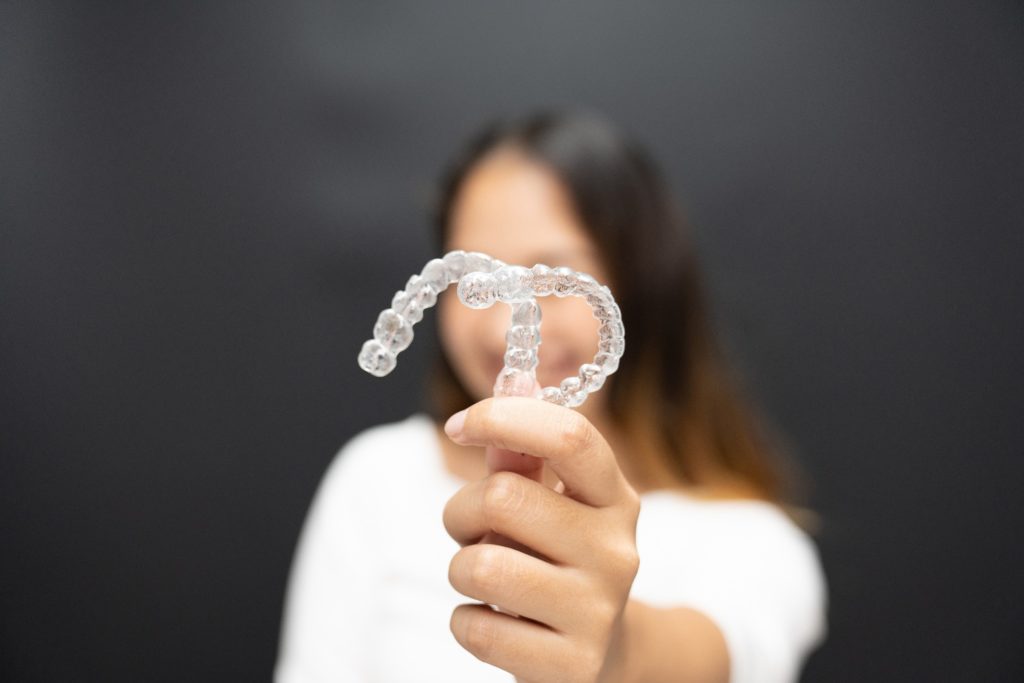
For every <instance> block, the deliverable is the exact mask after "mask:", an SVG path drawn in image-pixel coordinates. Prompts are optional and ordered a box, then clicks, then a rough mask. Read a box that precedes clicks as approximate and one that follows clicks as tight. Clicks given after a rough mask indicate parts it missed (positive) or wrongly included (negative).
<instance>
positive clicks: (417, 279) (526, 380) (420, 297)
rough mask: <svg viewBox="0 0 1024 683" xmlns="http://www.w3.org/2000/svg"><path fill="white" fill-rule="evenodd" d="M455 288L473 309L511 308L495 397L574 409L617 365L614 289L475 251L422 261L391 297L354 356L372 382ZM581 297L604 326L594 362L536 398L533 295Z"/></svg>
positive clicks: (618, 316) (618, 319) (618, 318)
mask: <svg viewBox="0 0 1024 683" xmlns="http://www.w3.org/2000/svg"><path fill="white" fill-rule="evenodd" d="M454 283H457V286H458V296H459V300H460V301H461V302H462V303H463V304H465V305H466V306H469V307H470V308H489V307H491V306H493V305H494V304H495V303H496V302H499V301H500V302H502V303H505V304H508V305H509V306H510V307H511V308H512V320H511V323H510V325H509V329H508V331H507V332H506V333H505V341H506V342H507V343H508V346H507V348H506V351H505V367H504V368H502V370H501V372H500V373H498V377H497V379H496V381H495V383H494V395H495V396H537V397H538V398H541V399H543V400H545V401H548V402H550V403H555V404H558V405H561V406H568V407H570V408H575V407H577V406H579V405H581V404H582V403H583V401H585V400H586V398H587V395H588V394H592V393H593V392H595V391H597V390H599V389H600V388H601V387H602V386H603V385H604V381H605V378H607V376H608V375H610V374H612V373H613V372H615V371H616V370H617V369H618V367H619V359H620V358H621V357H622V354H623V352H624V351H625V348H626V329H625V327H624V326H623V324H622V312H621V311H620V310H619V306H618V304H616V303H615V299H614V298H613V297H612V293H611V290H610V289H608V287H606V286H604V285H601V284H600V283H599V282H597V280H595V279H594V278H593V277H591V276H590V275H587V274H586V273H578V272H576V271H574V270H572V269H571V268H566V267H564V266H561V267H557V268H550V267H548V266H546V265H543V264H537V265H535V266H534V267H533V268H524V267H523V266H514V265H506V264H505V263H503V262H502V261H499V260H498V259H495V258H492V257H490V256H488V255H487V254H481V253H480V252H469V253H467V252H463V251H451V252H448V253H447V254H445V255H444V257H443V258H439V259H432V260H430V261H428V262H427V265H425V266H424V267H423V270H422V271H420V273H419V274H417V275H413V276H412V277H411V278H409V281H408V282H407V283H406V285H405V289H403V290H401V291H399V292H396V293H395V296H394V297H393V298H392V300H391V308H388V309H386V310H384V311H383V312H382V313H381V314H380V316H378V318H377V324H376V325H374V327H373V339H370V340H368V341H367V342H366V343H364V344H363V348H362V350H361V351H360V352H359V367H361V368H362V369H363V370H365V371H366V372H368V373H370V374H371V375H375V376H377V377H383V376H385V375H387V374H388V373H390V372H391V371H392V370H394V369H395V365H396V363H397V356H398V354H399V353H400V352H402V351H404V350H405V349H406V348H408V347H409V344H411V343H412V340H413V326H414V325H415V324H416V323H418V322H419V321H421V320H422V319H423V311H424V310H426V309H427V308H430V307H431V306H433V305H435V304H436V303H437V297H438V295H439V294H440V293H441V292H443V291H444V290H446V289H447V288H448V286H449V285H451V284H454ZM550 295H554V296H557V297H566V296H578V297H581V298H583V299H584V300H585V301H586V302H587V304H589V306H590V309H591V312H592V313H593V315H594V317H595V318H596V319H597V320H598V321H599V322H600V323H601V326H600V329H599V331H598V352H597V355H596V356H595V357H594V360H593V362H592V363H584V364H583V365H581V366H580V369H579V372H578V374H577V375H576V376H574V377H566V378H565V379H563V380H562V382H561V384H560V385H559V386H557V387H545V388H544V389H542V390H540V391H539V392H538V393H534V389H535V387H536V371H537V363H538V355H537V354H538V347H539V346H540V343H541V332H540V322H541V314H540V305H539V304H538V303H537V297H540V296H550Z"/></svg>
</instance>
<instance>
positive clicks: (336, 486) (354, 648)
mask: <svg viewBox="0 0 1024 683" xmlns="http://www.w3.org/2000/svg"><path fill="white" fill-rule="evenodd" d="M374 432H375V430H370V431H368V432H364V433H362V434H360V435H359V436H357V437H356V438H354V439H353V440H352V441H350V442H349V443H348V444H347V445H346V446H345V447H344V448H343V449H342V450H341V452H340V453H339V454H338V455H337V456H336V457H335V458H334V460H333V462H332V463H331V465H330V466H329V467H328V469H327V472H326V473H325V475H324V478H323V479H322V481H321V483H320V486H319V488H318V490H317V493H316V495H315V497H314V498H313V502H312V505H311V506H310V509H309V512H308V514H307V516H306V521H305V524H304V525H303V529H302V534H301V535H300V537H299V542H298V546H297V548H296V552H295V558H294V560H293V564H292V570H291V575H290V577H289V582H288V591H287V598H286V602H285V609H284V618H283V623H282V631H281V642H280V651H279V653H278V660H277V666H276V669H275V681H276V683H320V682H321V681H323V682H326V681H332V682H333V681H358V680H362V679H364V678H365V676H364V675H363V672H364V671H365V670H366V667H365V664H364V662H363V661H362V656H364V655H365V653H366V652H367V649H366V647H365V643H364V638H365V637H366V635H367V634H366V629H365V628H360V626H361V625H363V624H366V623H367V622H368V620H369V614H370V609H371V607H372V605H371V597H372V596H373V594H374V593H375V590H374V588H373V586H374V582H375V576H376V575H377V574H376V572H375V566H374V559H375V558H374V553H373V552H372V549H373V547H374V546H375V545H376V544H377V542H375V539H374V538H373V534H374V533H375V529H374V528H373V524H372V523H370V522H369V520H368V519H367V515H366V508H365V507H363V502H364V501H365V499H366V497H367V496H368V495H372V493H371V492H370V491H367V490H366V486H365V485H366V483H367V480H368V477H367V476H366V475H367V474H371V475H372V473H368V472H364V470H367V468H368V467H372V464H373V463H372V462H371V460H370V459H371V458H372V457H373V456H374V452H373V451H374ZM361 508H362V509H361Z"/></svg>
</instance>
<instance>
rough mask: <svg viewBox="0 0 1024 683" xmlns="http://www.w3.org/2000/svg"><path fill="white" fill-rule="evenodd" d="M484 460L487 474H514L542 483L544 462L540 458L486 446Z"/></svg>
mask: <svg viewBox="0 0 1024 683" xmlns="http://www.w3.org/2000/svg"><path fill="white" fill-rule="evenodd" d="M484 459H485V460H486V462H487V470H488V471H489V472H515V473H516V474H521V475H522V476H524V477H526V478H527V479H532V480H533V481H544V460H543V459H541V458H535V457H534V456H532V455H527V454H526V453H517V452H516V451H510V450H507V449H505V448H496V447H495V446H488V447H487V448H486V450H485V451H484Z"/></svg>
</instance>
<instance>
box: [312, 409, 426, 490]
mask: <svg viewBox="0 0 1024 683" xmlns="http://www.w3.org/2000/svg"><path fill="white" fill-rule="evenodd" d="M435 438H436V436H435V434H434V423H433V421H432V420H431V419H430V417H428V416H427V415H425V414H423V413H415V414H412V415H410V416H409V417H406V418H405V419H403V420H398V421H395V422H389V423H385V424H379V425H375V426H373V427H369V428H367V429H364V430H363V431H361V432H359V433H357V434H356V435H355V436H353V437H351V438H350V439H349V440H348V441H346V442H345V444H344V445H343V446H342V447H341V448H340V450H338V452H337V453H336V454H335V456H334V458H333V459H332V461H331V463H330V464H329V465H328V467H327V471H326V472H325V473H324V476H323V479H322V481H321V488H322V489H326V490H335V489H339V488H347V489H354V490H355V491H359V492H361V493H363V494H369V493H371V492H373V489H374V488H377V487H380V486H383V485H384V484H385V483H386V482H388V483H390V484H391V485H393V484H394V481H395V477H394V475H395V473H397V472H412V471H413V470H414V469H415V468H423V467H424V466H426V465H427V462H426V460H427V458H428V457H429V451H431V450H435V449H436V444H435V443H434V441H433V440H434V439H435Z"/></svg>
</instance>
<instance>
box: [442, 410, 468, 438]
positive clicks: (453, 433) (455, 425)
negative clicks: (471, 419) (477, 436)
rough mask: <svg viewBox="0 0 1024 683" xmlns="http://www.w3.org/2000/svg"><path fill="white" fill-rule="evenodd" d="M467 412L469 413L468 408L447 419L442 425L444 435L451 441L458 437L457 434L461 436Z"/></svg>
mask: <svg viewBox="0 0 1024 683" xmlns="http://www.w3.org/2000/svg"><path fill="white" fill-rule="evenodd" d="M467 412H469V409H468V408H467V409H465V410H460V411H459V412H457V413H455V414H454V415H452V416H451V417H449V418H448V421H447V422H445V423H444V433H445V434H447V435H448V436H450V437H451V438H453V439H454V438H456V437H458V436H459V434H462V427H463V425H465V424H466V413H467Z"/></svg>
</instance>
